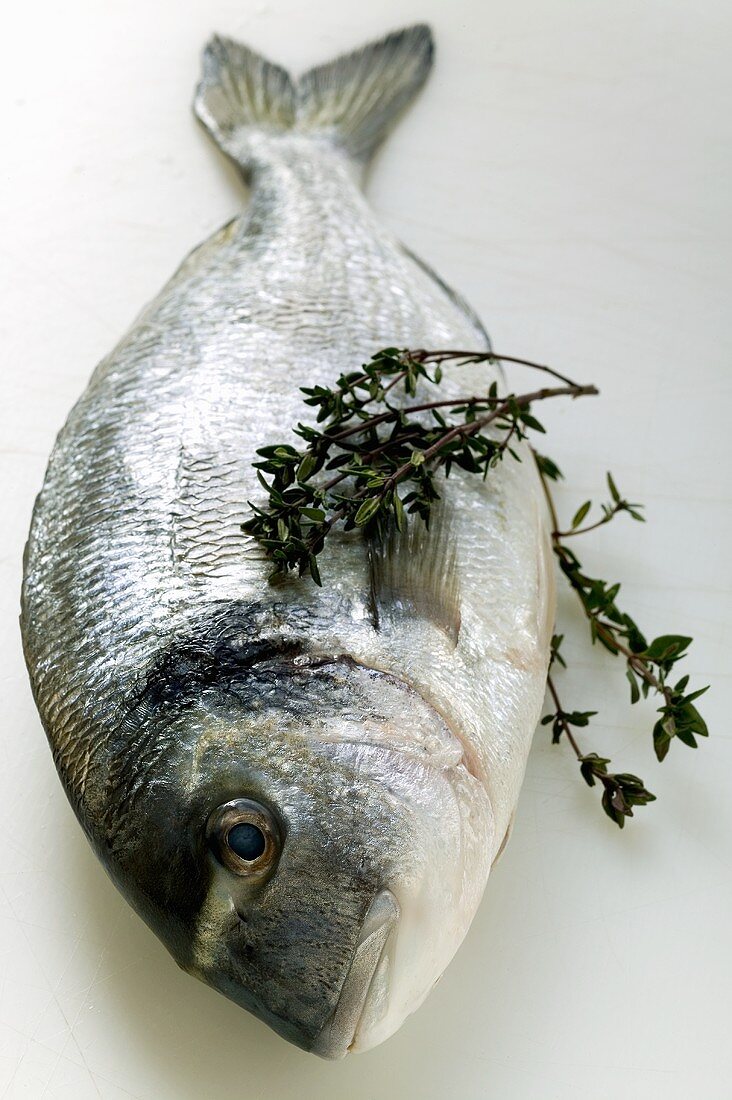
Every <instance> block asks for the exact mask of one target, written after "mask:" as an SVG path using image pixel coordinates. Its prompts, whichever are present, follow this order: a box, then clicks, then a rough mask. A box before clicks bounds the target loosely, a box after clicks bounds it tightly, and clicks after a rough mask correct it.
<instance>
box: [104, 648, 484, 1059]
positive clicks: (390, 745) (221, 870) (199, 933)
mask: <svg viewBox="0 0 732 1100" xmlns="http://www.w3.org/2000/svg"><path fill="white" fill-rule="evenodd" d="M166 737H167V743H168V753H167V756H166V759H165V764H164V767H162V766H161V767H160V769H159V770H158V773H157V779H156V782H154V783H149V784H148V797H147V798H146V799H145V800H144V807H143V808H142V815H143V818H144V817H147V819H148V820H147V826H143V827H142V829H140V828H139V827H138V829H137V834H136V835H137V837H138V838H139V837H142V836H143V835H144V834H145V833H146V832H147V834H148V836H149V838H150V839H149V842H148V843H144V842H141V841H140V840H139V839H138V841H137V842H135V841H129V840H128V841H127V842H126V843H125V844H124V845H122V848H123V849H124V860H125V861H126V864H127V866H126V870H125V883H124V885H123V889H124V890H125V892H126V893H128V894H129V893H133V894H136V900H137V906H138V909H139V910H140V912H141V913H142V915H143V916H144V917H145V919H146V920H147V921H148V923H150V924H151V925H152V927H153V928H154V930H155V931H156V932H157V933H158V935H159V936H160V938H161V939H163V941H164V942H165V943H166V945H167V946H168V948H169V950H170V951H171V952H172V954H173V955H174V957H175V958H176V960H177V961H178V962H179V964H180V965H181V966H183V967H184V968H185V969H186V970H188V971H189V972H191V973H193V974H195V975H196V976H197V977H199V978H201V979H203V980H204V981H205V982H207V983H208V984H209V985H211V986H213V987H214V988H216V989H218V990H219V991H220V992H222V993H224V994H225V995H226V996H227V997H229V998H230V999H232V1000H233V1001H235V1002H237V1003H238V1004H240V1005H242V1006H243V1007H245V1008H247V1009H248V1010H250V1011H251V1012H253V1013H254V1014H255V1015H257V1016H259V1017H260V1018H261V1019H262V1020H264V1021H265V1022H266V1023H268V1024H269V1025H270V1026H272V1027H273V1028H274V1029H275V1030H276V1031H278V1032H279V1033H280V1034H282V1035H283V1036H284V1037H285V1038H287V1039H289V1040H290V1041H292V1042H294V1043H296V1044H297V1045H299V1046H301V1047H303V1048H305V1049H307V1050H311V1051H314V1052H315V1053H318V1054H320V1055H322V1056H324V1057H328V1058H338V1057H342V1056H343V1055H345V1054H346V1053H347V1052H348V1051H351V1050H365V1049H368V1048H370V1047H372V1046H375V1045H376V1044H378V1043H379V1042H381V1041H383V1040H384V1039H386V1038H387V1037H388V1036H389V1035H391V1034H392V1033H393V1032H394V1031H395V1030H396V1029H397V1028H398V1027H399V1026H400V1025H401V1023H402V1022H403V1020H404V1019H405V1017H406V1016H407V1015H408V1014H409V1013H411V1012H412V1011H414V1009H416V1008H417V1007H418V1006H419V1004H420V1003H421V1002H422V1000H423V999H424V998H425V996H426V995H427V993H428V992H429V990H430V989H431V988H432V986H433V985H434V984H435V982H436V981H437V979H438V978H439V977H440V975H441V973H442V971H443V970H444V968H445V967H446V965H447V963H448V962H449V961H450V959H451V957H452V955H453V954H454V952H455V951H456V950H457V947H458V946H459V944H460V942H461V940H462V939H463V936H464V935H465V932H466V931H467V929H468V927H469V924H470V921H471V919H472V917H473V915H474V913H475V910H476V908H477V905H478V902H479V900H480V897H481V894H482V892H483V888H484V885H485V881H486V877H487V874H488V870H489V866H490V855H491V851H492V848H493V819H492V814H491V807H490V803H489V800H488V797H487V795H486V792H485V788H484V785H483V784H482V783H481V782H480V781H479V780H478V779H477V778H476V777H475V776H474V775H473V774H472V772H471V770H470V768H469V767H468V766H467V764H466V760H465V753H464V751H463V747H462V745H461V743H460V742H459V740H458V739H457V738H456V737H455V735H454V734H453V733H452V732H451V731H450V730H449V729H448V726H447V724H446V722H445V721H444V720H443V718H442V717H441V716H440V715H439V714H438V713H437V711H436V710H435V709H434V708H433V707H432V706H431V705H430V704H429V703H427V702H426V701H425V699H424V698H423V697H422V696H421V695H420V694H419V693H418V692H416V691H415V690H413V689H412V688H411V687H410V686H409V685H408V684H406V683H405V682H404V681H401V680H399V679H396V678H395V677H393V676H391V675H389V674H387V673H385V672H382V671H378V670H375V669H370V668H365V667H363V666H361V665H359V664H357V663H355V662H354V661H352V660H350V659H348V658H317V659H314V658H310V657H307V658H304V657H297V658H295V659H294V660H293V659H288V660H285V661H283V660H280V659H277V660H273V661H269V662H268V661H265V662H262V663H260V664H259V665H258V666H257V667H256V668H250V669H249V670H248V673H247V678H246V683H244V682H238V683H236V684H232V683H229V684H228V685H227V686H226V688H225V689H223V690H222V688H221V685H220V684H219V685H217V686H216V688H215V689H212V690H208V691H204V692H202V693H201V694H200V696H199V697H198V698H197V699H196V701H195V702H192V703H189V704H188V705H187V706H186V707H184V708H182V709H181V710H180V712H179V713H177V714H176V715H175V716H174V717H173V718H172V720H170V722H169V725H168V727H167V734H166ZM139 820H140V819H139V816H138V823H139ZM119 848H120V846H119V845H118V850H119ZM133 900H134V899H133Z"/></svg>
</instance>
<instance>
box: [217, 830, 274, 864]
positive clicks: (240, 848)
mask: <svg viewBox="0 0 732 1100" xmlns="http://www.w3.org/2000/svg"><path fill="white" fill-rule="evenodd" d="M226 843H227V844H228V845H229V847H230V848H231V850H232V852H234V853H235V854H236V855H238V856H239V858H240V859H246V860H249V861H251V860H254V859H259V857H260V856H261V855H262V853H263V851H264V849H265V848H266V846H267V842H266V840H265V838H264V833H263V832H262V830H261V829H258V828H257V826H256V825H253V824H252V823H251V821H242V822H240V823H239V824H238V825H234V826H233V827H232V828H231V829H229V832H228V834H227V836H226Z"/></svg>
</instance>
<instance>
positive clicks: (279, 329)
mask: <svg viewBox="0 0 732 1100" xmlns="http://www.w3.org/2000/svg"><path fill="white" fill-rule="evenodd" d="M431 56H432V44H431V36H430V34H429V31H428V30H427V28H425V27H421V26H420V27H413V28H408V29H407V30H405V31H402V32H398V33H397V34H394V35H391V36H389V37H388V38H386V39H384V40H382V41H381V42H378V43H375V44H373V45H371V46H367V47H365V48H364V49H363V50H361V51H358V52H357V53H354V54H351V55H348V56H347V57H345V58H341V59H339V60H338V61H336V62H333V63H332V64H330V65H326V66H323V67H322V68H320V69H316V70H313V71H312V72H311V73H308V74H306V75H305V76H304V77H303V78H302V79H301V80H300V81H299V82H297V83H295V82H293V81H292V79H291V78H290V77H289V75H288V74H287V73H285V72H284V70H282V69H280V68H278V67H277V66H274V65H271V64H270V63H268V62H266V61H264V60H263V59H262V58H260V57H259V56H258V55H256V54H254V53H253V52H252V51H250V50H248V49H246V48H245V47H243V46H239V45H237V44H236V43H233V42H231V41H229V40H224V39H218V38H217V39H214V40H213V41H212V42H211V43H210V44H209V46H208V48H207V50H206V53H205V59H204V77H203V80H202V82H201V85H200V86H199V89H198V92H197V97H196V110H197V112H198V114H199V117H200V118H201V119H202V121H203V122H204V124H205V125H206V127H207V128H208V129H209V131H210V132H211V133H212V135H213V136H214V138H215V139H216V141H217V142H218V143H219V144H220V145H221V146H222V148H223V149H224V151H225V152H226V153H227V154H228V155H229V156H230V157H231V158H232V159H234V160H235V162H236V163H237V164H238V165H239V166H240V167H241V169H242V172H243V173H244V174H245V176H246V178H247V180H248V182H249V183H250V185H251V201H250V203H249V206H248V208H247V210H246V211H245V213H244V214H243V215H242V216H240V217H237V218H235V219H234V220H233V221H231V222H230V223H229V224H228V225H226V226H224V227H223V229H221V230H220V231H219V232H218V233H216V234H215V235H214V236H213V237H212V238H211V239H210V240H208V241H207V242H205V243H204V244H202V245H201V246H200V247H198V248H197V249H196V250H195V251H194V252H192V253H191V254H190V255H189V256H188V258H187V259H186V260H185V261H184V263H183V264H182V266H181V267H180V269H179V270H178V271H177V272H176V274H175V275H174V276H173V278H172V279H171V280H170V282H169V283H168V284H167V285H166V286H165V287H164V288H163V290H162V291H161V293H160V294H159V295H158V297H157V298H156V299H155V300H154V301H153V302H152V303H151V304H150V305H149V306H148V307H147V308H146V309H145V311H144V312H143V314H142V315H141V316H140V318H139V319H138V320H137V322H136V323H135V324H134V326H133V327H132V329H131V330H130V332H129V333H128V334H127V335H126V336H125V337H124V338H123V339H122V341H121V342H120V343H119V344H118V345H117V347H116V348H115V349H114V351H113V352H112V353H111V354H110V355H109V356H108V357H107V358H106V359H105V360H104V361H103V362H102V363H101V364H100V365H99V366H98V367H97V369H96V371H95V373H94V375H93V377H92V379H91V381H90V383H89V386H88V388H87V390H86V391H85V393H84V394H83V395H82V397H81V398H80V400H79V401H78V403H77V404H76V406H75V407H74V409H73V410H72V412H71V414H70V416H69V418H68V420H67V422H66V424H65V426H64V428H63V430H62V431H61V433H60V435H59V438H58V440H57V443H56V445H55V448H54V451H53V454H52V456H51V459H50V462H49V466H48V470H47V473H46V478H45V482H44V485H43V488H42V491H41V493H40V495H39V497H38V500H37V502H36V506H35V510H34V515H33V520H32V526H31V531H30V536H29V540H28V545H27V550H26V559H25V575H24V584H23V593H22V631H23V641H24V648H25V654H26V660H27V664H28V668H29V673H30V677H31V683H32V687H33V691H34V695H35V699H36V702H37V705H38V708H39V712H40V715H41V718H42V721H43V724H44V727H45V729H46V731H47V734H48V737H49V740H50V743H51V746H52V749H53V753H54V758H55V761H56V765H57V768H58V770H59V774H60V776H61V779H62V781H63V783H64V785H65V788H66V791H67V793H68V796H69V798H70V801H71V803H72V805H73V807H74V809H75V811H76V813H77V816H78V817H79V820H80V822H81V824H82V825H83V827H84V829H85V831H86V833H87V835H88V837H89V839H90V841H91V843H92V844H93V846H94V847H95V849H96V851H97V853H98V854H99V856H100V858H101V860H102V861H103V863H104V864H105V866H106V868H107V869H108V871H109V873H110V875H111V876H112V878H113V880H114V881H115V883H116V884H117V885H118V886H119V888H120V889H121V890H122V892H123V893H124V894H125V896H126V897H127V898H128V899H129V900H130V901H131V903H132V904H133V905H134V906H135V907H136V909H137V910H138V912H139V913H140V914H141V915H142V917H143V918H144V919H145V920H146V921H147V922H148V924H149V925H150V926H151V927H152V928H153V929H154V931H155V932H156V933H157V934H158V936H159V937H160V938H161V939H162V941H163V942H164V943H165V945H166V946H167V947H168V949H169V950H170V951H171V953H172V954H173V956H174V957H175V958H176V960H177V961H178V962H179V963H180V965H181V966H183V967H184V968H185V969H187V970H189V971H190V972H191V973H193V974H195V975H197V976H198V977H201V978H203V979H204V980H205V981H207V982H209V983H210V984H211V985H213V986H214V987H216V988H218V989H220V990H221V991H222V992H223V993H225V994H226V995H227V996H229V997H231V998H232V999H233V1000H235V1001H237V1002H238V1003H240V1004H242V1005H243V1006H244V1007H246V1008H249V1009H250V1010H252V1011H253V1012H255V1013H256V1014H257V1015H259V1016H260V1017H261V1018H262V1019H264V1020H265V1021H266V1022H268V1023H270V1024H271V1025H272V1026H273V1027H275V1028H276V1029H277V1030H278V1031H280V1032H281V1033H282V1034H283V1035H285V1036H286V1037H287V1038H289V1039H291V1040H292V1041H293V1042H296V1043H298V1044H299V1045H301V1046H303V1047H305V1048H306V1049H310V1050H314V1051H316V1052H317V1053H320V1054H323V1055H325V1056H329V1057H339V1056H341V1055H343V1054H344V1053H345V1052H346V1051H347V1050H350V1049H353V1050H359V1049H366V1048H368V1047H370V1046H373V1045H375V1044H376V1043H378V1042H380V1041H381V1040H383V1039H384V1038H386V1037H388V1035H390V1034H391V1033H392V1032H393V1031H394V1030H396V1028H397V1027H398V1026H399V1025H400V1023H401V1022H402V1021H403V1019H404V1018H405V1016H406V1015H407V1014H408V1013H409V1012H411V1011H413V1010H414V1009H415V1008H416V1007H417V1006H418V1005H419V1004H420V1003H421V1001H422V1000H423V999H424V997H425V996H426V994H427V993H428V992H429V989H430V988H431V987H432V985H433V984H434V982H435V981H436V980H437V978H438V977H439V976H440V974H441V973H442V971H443V970H444V968H445V966H446V965H447V963H448V962H449V960H450V958H451V957H452V955H453V954H454V952H455V950H456V949H457V947H458V946H459V944H460V942H461V940H462V938H463V936H464V935H465V933H466V931H467V929H468V927H469V925H470V921H471V920H472V917H473V915H474V913H475V910H476V908H477V905H478V902H479V900H480V898H481V895H482V893H483V890H484V887H485V882H486V879H487V876H488V872H489V869H490V866H491V863H492V862H493V860H494V859H495V857H496V855H497V853H498V852H499V850H500V849H501V847H502V844H503V842H504V839H505V837H506V835H507V832H508V829H509V826H510V823H511V820H512V816H513V813H514V809H515V805H516V801H517V797H518V793H519V788H520V784H521V780H522V776H523V772H524V767H525V762H526V757H527V753H528V749H529V745H530V741H531V737H532V734H533V731H534V728H535V724H536V721H537V718H538V715H539V711H540V707H541V702H542V698H543V692H544V685H545V679H546V671H547V664H548V654H549V639H550V634H551V624H552V619H553V588H552V583H551V568H550V565H549V564H548V562H549V557H550V555H549V551H548V546H547V535H546V525H545V517H544V509H543V504H542V502H541V499H540V491H539V487H538V481H537V477H536V473H535V470H534V468H533V463H532V462H531V461H523V462H518V461H515V460H514V459H512V458H510V457H507V458H506V459H505V460H504V461H503V462H502V463H501V464H500V465H499V467H498V468H497V469H496V470H494V471H491V474H490V476H489V478H488V480H487V481H485V482H484V481H482V480H481V479H480V478H476V477H474V476H470V475H467V474H463V473H462V472H461V471H456V472H455V473H453V474H452V475H451V477H450V479H449V481H446V482H444V483H443V484H442V487H441V492H442V493H443V501H442V502H441V505H440V508H439V510H438V512H437V513H436V522H435V524H434V525H433V526H432V528H431V529H430V532H426V531H424V530H417V529H416V523H415V525H414V530H413V531H412V532H410V534H409V535H405V536H403V537H401V540H400V539H398V538H397V537H396V536H395V538H394V539H392V540H391V541H390V542H389V544H388V545H382V546H369V545H368V544H367V543H366V541H365V540H364V539H363V538H362V537H361V536H360V534H359V533H358V532H351V533H349V534H340V535H336V534H334V535H333V536H332V537H331V538H330V539H329V544H328V545H327V546H326V548H325V549H324V551H323V553H322V555H321V562H322V564H321V573H322V574H323V577H324V579H325V585H324V587H323V588H317V587H316V586H315V585H314V584H312V582H310V581H309V580H307V579H305V580H303V579H294V578H291V579H288V581H287V582H286V583H284V584H282V585H278V586H272V585H271V584H269V583H268V575H269V573H270V569H271V567H270V565H269V564H268V563H267V562H266V561H264V560H263V559H262V555H261V553H258V552H257V548H256V547H255V546H254V545H253V544H252V543H251V541H249V540H247V538H245V536H244V535H243V534H242V530H241V525H242V523H243V522H244V521H245V520H246V519H247V518H248V516H249V508H248V503H247V502H248V501H250V500H252V501H255V502H256V501H259V502H260V503H261V489H260V488H259V486H258V483H257V480H256V477H255V473H254V471H253V468H252V462H253V461H254V460H255V459H256V450H257V448H258V447H262V446H265V445H267V444H270V443H272V442H277V441H280V440H283V439H287V438H289V436H290V432H291V429H292V427H293V426H294V425H295V424H296V423H297V422H298V421H299V420H301V419H303V406H302V395H301V393H300V392H299V388H300V387H301V386H313V385H317V384H321V385H332V383H333V381H334V379H335V378H336V377H337V376H338V374H340V373H341V372H342V371H343V370H345V369H353V368H357V367H358V366H359V365H360V364H361V363H362V362H363V361H365V360H367V359H368V358H370V356H371V355H372V354H373V353H374V352H375V351H377V350H378V349H379V348H380V347H383V346H387V345H388V346H399V347H427V348H433V347H468V348H473V349H480V348H486V347H488V343H487V337H486V335H485V332H484V330H483V328H482V326H481V324H480V322H479V321H478V320H477V318H476V317H475V315H474V314H473V313H472V312H471V310H470V309H469V308H468V307H467V306H466V305H465V304H464V303H463V302H462V300H461V299H460V298H459V296H458V295H456V294H455V293H454V292H452V291H450V290H449V289H448V288H447V287H446V286H445V285H444V283H442V281H441V280H440V279H439V278H438V277H437V276H436V275H434V273H432V272H431V271H430V270H429V269H428V268H427V266H426V265H425V264H423V263H422V262H421V261H419V260H418V259H417V258H415V257H414V256H413V255H412V254H411V253H410V252H409V251H408V250H407V249H405V248H404V247H403V246H402V245H401V244H400V243H399V242H398V241H397V240H395V239H394V237H393V236H392V235H391V234H390V233H389V232H388V231H386V230H385V229H384V228H383V227H381V226H380V225H379V224H378V221H377V220H376V218H375V217H374V215H373V213H372V212H371V210H370V209H369V207H368V205H367V203H366V200H365V199H364V196H363V193H362V190H361V178H362V175H363V170H364V168H365V165H366V164H367V162H368V159H369V157H370V155H371V153H372V152H373V150H374V149H375V147H376V146H377V145H378V144H379V142H380V141H381V139H382V138H383V136H384V134H385V132H386V131H387V129H388V128H389V126H390V124H391V121H392V119H393V117H394V116H395V115H396V114H397V113H398V111H399V110H401V108H402V107H403V106H404V105H405V104H406V103H407V102H408V101H409V100H410V99H411V98H412V96H413V95H414V94H415V93H416V91H417V90H418V89H419V87H420V86H421V84H422V83H423V81H424V79H425V77H426V75H427V72H428V70H429V66H430V63H431ZM493 377H495V372H494V371H493V368H489V367H485V366H471V367H465V368H460V370H459V372H458V371H455V372H454V375H453V376H451V377H450V378H446V379H445V380H444V382H443V384H442V387H441V389H443V390H445V391H446V392H447V393H448V394H455V395H457V394H463V393H473V392H484V391H485V390H486V388H487V386H488V385H489V383H490V381H491V379H492V378H493ZM232 822H233V825H232ZM232 829H233V830H234V831H232ZM226 830H228V832H227V831H226ZM260 849H261V850H260Z"/></svg>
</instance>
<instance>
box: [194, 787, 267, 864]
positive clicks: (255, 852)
mask: <svg viewBox="0 0 732 1100" xmlns="http://www.w3.org/2000/svg"><path fill="white" fill-rule="evenodd" d="M206 840H207V841H208V844H209V847H210V848H211V850H212V851H213V853H214V855H215V856H216V858H217V860H218V861H219V863H221V864H222V865H223V866H224V867H226V868H227V869H228V870H229V871H233V872H234V874H235V875H243V876H246V875H249V876H259V875H262V874H264V872H265V871H268V870H269V869H270V868H271V867H272V866H273V864H274V863H275V861H276V859H277V856H278V855H279V851H280V847H281V840H280V832H279V829H278V828H277V823H276V821H275V819H274V816H273V815H272V813H271V811H270V810H268V809H267V807H266V806H263V805H262V804H261V803H260V802H253V801H252V800H251V799H249V798H235V799H233V800H232V801H231V802H224V804H223V805H222V806H217V808H216V809H215V810H214V811H213V812H212V813H211V814H210V815H209V818H208V821H207V822H206Z"/></svg>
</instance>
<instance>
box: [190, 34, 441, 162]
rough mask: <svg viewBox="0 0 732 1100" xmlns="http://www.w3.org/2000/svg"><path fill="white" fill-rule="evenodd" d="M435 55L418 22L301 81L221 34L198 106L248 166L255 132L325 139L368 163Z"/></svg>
mask: <svg viewBox="0 0 732 1100" xmlns="http://www.w3.org/2000/svg"><path fill="white" fill-rule="evenodd" d="M432 55H433V42H432V33H431V31H430V29H429V27H427V26H426V25H425V24H417V25H416V26H412V27H405V28H404V29H403V30H400V31H395V32H394V33H393V34H389V35H387V36H386V37H385V38H382V39H380V40H379V41H377V42H372V43H370V44H369V45H367V46H364V47H363V48H362V49H360V50H355V51H354V52H353V53H349V54H346V55H344V56H343V57H339V58H337V59H336V60H335V61H331V62H329V63H328V64H326V65H319V66H318V67H317V68H315V69H311V70H310V71H309V72H307V73H305V74H304V76H302V77H301V78H300V79H299V80H297V81H295V80H293V79H292V78H291V76H290V74H289V73H288V72H287V71H286V70H285V69H283V68H281V67H280V66H279V65H274V64H272V63H271V62H270V61H267V60H265V58H263V57H261V56H260V55H259V54H257V53H255V52H254V51H253V50H250V49H249V48H248V47H247V46H242V45H240V44H239V43H238V42H234V41H232V40H231V39H229V38H220V37H218V36H216V37H214V38H212V39H211V41H210V42H209V43H208V45H207V46H206V49H205V51H204V55H203V77H202V79H201V82H200V84H199V85H198V88H197V90H196V98H195V101H194V108H195V111H196V114H197V115H198V117H199V119H200V120H201V122H202V123H203V125H204V126H205V127H206V129H207V130H208V131H209V133H210V134H211V136H212V137H213V139H214V141H216V142H217V144H218V145H220V146H221V148H222V149H223V150H224V152H225V153H227V154H228V155H229V156H230V157H232V158H233V159H234V160H235V161H237V163H239V164H240V165H242V166H246V165H247V163H248V162H249V160H250V159H251V135H252V133H253V132H254V131H260V132H261V131H265V132H268V133H283V132H286V131H294V132H297V133H301V134H309V135H311V136H313V137H320V138H324V137H325V138H327V139H329V140H331V141H332V142H333V143H335V144H336V145H339V146H340V147H341V148H343V149H345V150H346V151H347V152H348V153H349V155H350V156H351V157H353V158H354V160H356V161H359V162H361V163H362V164H365V163H366V162H367V161H368V160H369V159H370V157H371V156H372V154H373V153H374V151H375V150H376V148H377V147H378V146H379V145H380V144H381V142H382V141H383V139H384V138H385V137H386V135H387V134H388V132H389V130H390V129H391V127H392V125H393V124H394V122H395V121H396V119H397V117H398V116H399V114H400V113H401V111H402V110H403V109H404V108H405V107H406V106H407V104H408V103H409V102H410V101H411V100H412V99H413V98H414V96H415V95H416V94H417V92H418V91H419V89H420V88H421V87H422V85H423V84H424V82H425V80H426V79H427V76H428V74H429V71H430V68H431V66H432Z"/></svg>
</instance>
